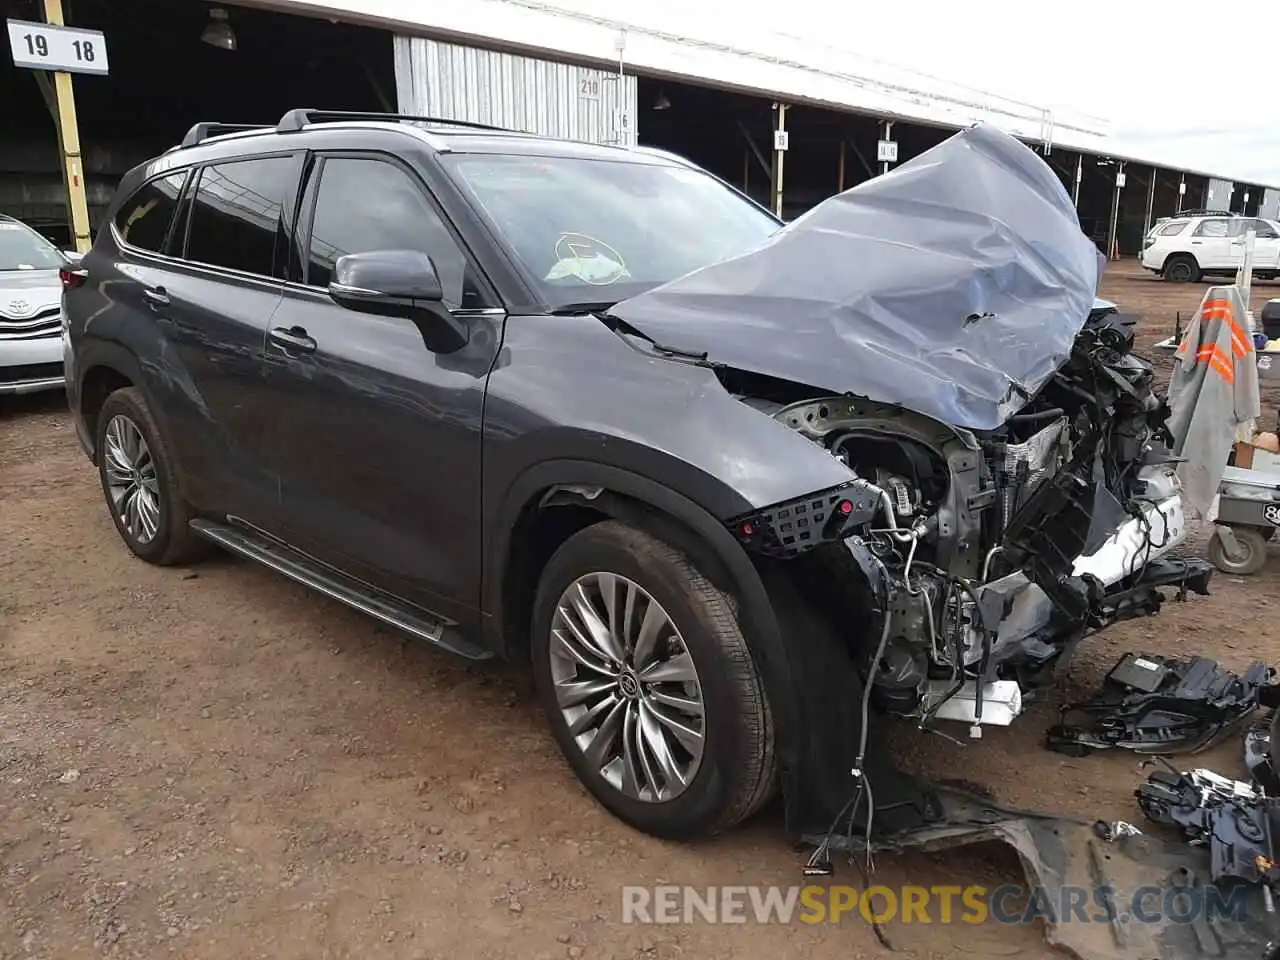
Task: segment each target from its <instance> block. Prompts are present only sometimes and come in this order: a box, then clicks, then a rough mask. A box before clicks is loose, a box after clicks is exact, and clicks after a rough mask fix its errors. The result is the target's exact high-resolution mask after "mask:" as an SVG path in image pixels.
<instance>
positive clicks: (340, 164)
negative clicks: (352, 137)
mask: <svg viewBox="0 0 1280 960" xmlns="http://www.w3.org/2000/svg"><path fill="white" fill-rule="evenodd" d="M310 249H311V254H310V262H309V264H308V267H307V283H309V284H311V285H312V286H317V287H324V286H328V284H329V281H330V280H332V279H333V267H334V264H335V263H337V261H338V258H339V257H342V256H345V255H346V254H348V253H368V252H369V251H371V250H418V251H421V252H422V253H425V254H426V255H427V256H429V257H430V258H431V262H432V263H434V264H435V268H436V273H438V274H439V276H440V285H441V287H442V288H443V290H444V302H445V303H446V304H447V305H449V306H450V307H459V306H465V307H479V306H484V303H483V301H482V299H481V297H480V294H479V291H478V289H477V288H476V286H475V284H474V283H472V282H470V280H471V279H472V278H471V277H470V276H468V266H467V260H466V257H465V256H464V254H463V252H462V250H461V248H459V246H458V244H457V243H456V242H455V241H454V239H453V237H452V236H451V235H450V234H449V231H448V229H447V228H446V227H445V225H444V222H443V221H442V220H441V219H440V216H439V214H437V213H436V212H435V210H434V209H433V208H432V206H431V204H430V202H429V201H428V200H427V197H426V195H425V193H424V191H423V187H422V186H421V185H420V184H419V183H418V182H417V181H416V180H414V179H413V177H411V176H410V175H409V174H408V173H406V172H405V171H404V170H402V169H401V168H400V167H397V166H396V165H394V164H392V163H388V162H385V161H382V160H373V159H368V160H365V159H359V158H351V157H332V158H330V159H328V160H325V162H324V166H323V167H322V168H321V170H320V186H319V189H318V191H317V192H316V205H315V216H314V218H313V221H312V224H311V248H310ZM464 287H465V288H466V289H465V291H464ZM464 294H465V295H464Z"/></svg>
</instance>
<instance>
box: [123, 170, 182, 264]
mask: <svg viewBox="0 0 1280 960" xmlns="http://www.w3.org/2000/svg"><path fill="white" fill-rule="evenodd" d="M186 179H187V171H185V170H183V171H182V172H181V173H171V174H169V175H168V176H165V177H160V178H159V179H158V180H152V181H151V182H150V183H148V184H145V185H143V187H142V188H141V189H140V190H139V191H138V192H137V193H135V194H134V195H133V196H132V197H130V198H129V200H128V202H126V203H125V205H124V206H122V207H121V208H120V212H119V213H117V214H116V229H117V230H119V231H120V236H121V237H122V238H123V239H124V241H125V243H128V244H130V245H132V246H135V247H140V248H141V249H143V250H151V251H153V252H155V253H162V252H164V243H165V238H166V237H168V235H169V223H170V222H171V221H172V220H173V212H174V211H175V210H176V209H177V208H178V196H179V194H181V193H182V184H183V183H184V182H186Z"/></svg>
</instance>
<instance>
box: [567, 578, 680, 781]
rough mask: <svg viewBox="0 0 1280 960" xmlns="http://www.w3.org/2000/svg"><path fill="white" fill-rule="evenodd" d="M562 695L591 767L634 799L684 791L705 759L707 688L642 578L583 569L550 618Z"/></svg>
mask: <svg viewBox="0 0 1280 960" xmlns="http://www.w3.org/2000/svg"><path fill="white" fill-rule="evenodd" d="M550 658H551V664H550V666H551V679H552V682H553V684H554V692H555V696H556V702H557V704H558V705H559V707H560V712H561V715H562V716H563V718H564V721H565V724H566V725H567V726H568V729H569V733H570V735H571V736H572V737H573V740H574V742H575V743H576V744H577V745H578V748H579V749H580V750H581V751H582V754H583V756H584V757H585V758H586V760H587V762H588V764H589V766H590V767H591V769H592V770H593V771H595V772H596V773H598V774H599V775H600V776H601V777H602V778H603V779H604V780H605V781H606V782H608V783H609V784H611V785H612V786H613V787H614V788H615V789H617V790H619V791H620V792H621V793H623V794H624V795H625V796H627V797H630V798H631V799H633V800H641V801H647V802H650V803H658V802H663V801H667V800H672V799H674V798H676V797H678V796H679V795H680V794H682V793H683V792H684V791H685V790H686V789H687V788H688V786H689V784H690V783H691V782H692V781H693V778H694V776H695V775H696V774H697V772H698V767H699V765H700V764H701V762H702V754H703V746H704V744H705V741H706V715H705V708H704V703H703V696H702V686H701V684H700V683H699V681H698V672H697V669H696V668H695V666H694V663H693V658H692V657H691V656H690V655H689V651H688V649H687V647H686V646H685V643H684V640H683V638H682V637H681V636H680V631H679V630H678V629H677V628H676V626H675V624H674V623H673V622H672V620H671V617H670V615H669V614H668V613H667V612H666V610H664V609H663V607H662V605H661V604H659V603H658V601H657V600H655V599H654V598H653V596H651V595H650V594H649V593H648V592H647V591H646V590H645V589H644V588H643V587H641V586H640V585H639V584H637V583H634V582H633V581H631V580H628V579H627V578H626V577H623V576H619V575H618V574H613V573H588V574H585V575H583V576H581V577H578V578H577V579H576V580H574V581H573V583H571V584H569V586H568V588H567V589H566V590H565V591H564V593H563V594H561V596H560V599H559V601H558V602H557V603H556V609H555V614H554V616H553V617H552V620H551V643H550Z"/></svg>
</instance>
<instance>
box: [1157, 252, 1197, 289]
mask: <svg viewBox="0 0 1280 960" xmlns="http://www.w3.org/2000/svg"><path fill="white" fill-rule="evenodd" d="M1162 273H1163V275H1164V278H1165V279H1166V280H1168V281H1169V282H1170V283H1199V282H1200V264H1199V263H1198V262H1197V260H1196V258H1195V257H1193V256H1192V255H1191V254H1189V253H1175V254H1173V255H1172V256H1171V257H1169V259H1167V260H1165V262H1164V270H1163V271H1162Z"/></svg>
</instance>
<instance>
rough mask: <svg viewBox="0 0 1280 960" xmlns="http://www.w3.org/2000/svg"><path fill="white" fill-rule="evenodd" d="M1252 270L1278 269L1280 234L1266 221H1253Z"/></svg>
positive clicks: (1279, 265)
mask: <svg viewBox="0 0 1280 960" xmlns="http://www.w3.org/2000/svg"><path fill="white" fill-rule="evenodd" d="M1253 228H1254V231H1255V238H1254V244H1253V269H1254V271H1255V272H1258V271H1273V270H1275V269H1276V268H1277V267H1280V233H1278V232H1277V231H1276V228H1275V227H1274V226H1273V225H1272V224H1271V223H1270V221H1267V220H1254V221H1253Z"/></svg>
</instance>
